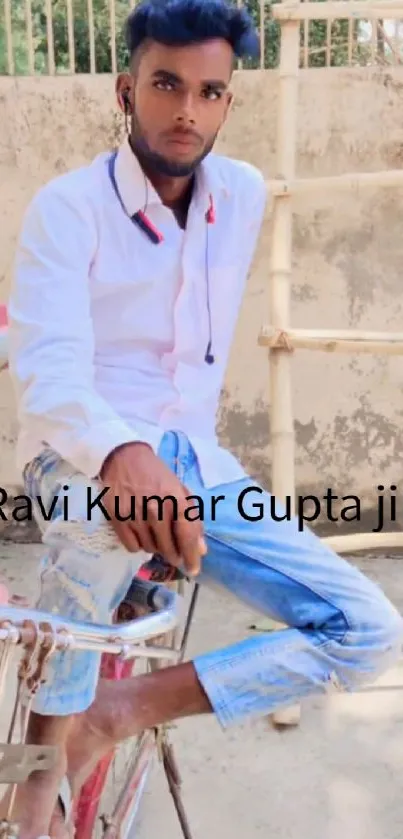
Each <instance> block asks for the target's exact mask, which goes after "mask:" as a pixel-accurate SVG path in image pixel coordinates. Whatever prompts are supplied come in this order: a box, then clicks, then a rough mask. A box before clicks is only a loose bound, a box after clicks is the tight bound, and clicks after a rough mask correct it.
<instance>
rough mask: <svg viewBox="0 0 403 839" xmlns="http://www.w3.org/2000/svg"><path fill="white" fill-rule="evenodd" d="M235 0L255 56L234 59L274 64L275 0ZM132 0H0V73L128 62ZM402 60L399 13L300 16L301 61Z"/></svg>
mask: <svg viewBox="0 0 403 839" xmlns="http://www.w3.org/2000/svg"><path fill="white" fill-rule="evenodd" d="M233 2H236V3H237V4H238V5H242V4H244V5H245V6H246V7H247V9H248V11H249V12H250V13H251V14H252V16H253V19H254V21H255V24H256V27H257V29H258V30H259V33H260V47H261V54H260V59H259V60H254V61H248V62H240V63H239V67H240V68H243V69H266V70H268V69H274V68H276V67H277V66H278V61H279V48H280V27H279V23H278V21H277V20H274V19H273V16H272V14H271V9H272V4H273V2H278V0H233ZM318 2H326V0H318ZM132 5H133V2H132V0H0V75H7V76H16V75H18V76H19V75H51V76H53V75H55V74H58V75H59V74H70V75H71V74H78V73H89V74H91V75H95V74H100V73H117V72H119V71H120V70H123V69H124V68H125V67H126V64H127V54H126V48H125V43H124V38H123V26H124V22H125V19H126V17H127V15H128V13H129V11H130V9H131V8H132ZM402 60H403V28H402V25H401V22H399V21H393V20H387V21H384V20H369V21H365V20H362V19H360V20H352V19H350V20H346V19H344V20H343V19H334V20H325V21H324V20H304V21H301V26H300V66H301V67H334V66H357V65H361V66H368V65H374V64H378V65H379V64H400V63H402Z"/></svg>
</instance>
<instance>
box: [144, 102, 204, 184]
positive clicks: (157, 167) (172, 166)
mask: <svg viewBox="0 0 403 839" xmlns="http://www.w3.org/2000/svg"><path fill="white" fill-rule="evenodd" d="M215 141H216V136H214V137H213V138H212V139H211V140H210V141H209V142H208V143H206V145H205V147H204V149H203V151H202V152H201V153H200V154H199V155H198V156H197V157H196V158H194V159H193V160H191V161H189V162H188V163H184V162H179V161H177V160H172V159H170V158H168V157H165V156H164V155H163V154H160V153H159V152H157V151H153V149H152V148H151V147H150V145H149V144H148V141H147V139H146V136H145V133H144V131H143V130H142V128H141V125H140V122H139V120H138V117H137V115H136V113H135V112H134V113H133V116H132V127H131V134H130V145H131V148H132V151H133V152H134V154H135V155H136V156H137V157H138V158H139V160H140V161H141V162H142V163H144V164H145V165H146V166H147V168H148V169H149V170H151V171H154V172H156V173H158V174H159V175H164V176H165V177H168V178H186V177H188V176H189V175H193V174H194V172H195V171H196V169H197V168H198V166H199V165H200V163H201V162H202V161H203V160H204V158H205V157H207V155H208V154H210V152H211V150H212V148H213V146H214V143H215Z"/></svg>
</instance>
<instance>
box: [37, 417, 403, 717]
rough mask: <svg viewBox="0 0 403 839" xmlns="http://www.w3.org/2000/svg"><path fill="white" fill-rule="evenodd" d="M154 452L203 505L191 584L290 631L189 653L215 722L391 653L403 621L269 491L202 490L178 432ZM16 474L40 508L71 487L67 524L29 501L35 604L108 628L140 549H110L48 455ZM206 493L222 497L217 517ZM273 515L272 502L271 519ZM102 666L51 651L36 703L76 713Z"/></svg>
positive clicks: (75, 481) (84, 486) (262, 710)
mask: <svg viewBox="0 0 403 839" xmlns="http://www.w3.org/2000/svg"><path fill="white" fill-rule="evenodd" d="M159 455H160V457H161V458H162V459H163V460H164V461H165V463H166V464H168V465H169V467H170V468H171V469H172V470H173V471H175V472H176V474H177V475H178V477H179V478H180V479H181V480H182V481H183V482H184V483H185V484H186V486H187V487H188V488H189V491H190V493H192V494H195V495H198V496H200V497H201V498H202V499H203V502H204V527H205V535H206V541H207V546H208V553H207V555H206V556H205V557H204V559H203V563H202V571H201V574H200V576H199V578H198V581H199V582H200V583H202V584H203V583H205V584H207V585H208V584H209V583H214V585H219V586H221V587H222V588H223V589H227V590H229V591H230V592H232V593H233V594H234V595H235V596H236V597H238V598H239V599H240V600H241V601H243V602H244V603H246V604H247V605H248V606H249V607H252V608H253V609H255V610H256V611H257V612H260V613H262V614H264V615H267V616H270V617H272V618H274V619H276V620H278V621H280V622H283V623H284V624H286V625H287V627H289V628H286V629H280V630H279V631H275V632H267V633H265V632H262V634H260V635H254V636H253V637H248V638H246V639H245V640H243V641H241V642H239V643H235V644H232V645H231V646H226V647H224V648H222V649H218V650H215V651H213V652H208V651H207V652H205V653H204V654H202V655H199V656H197V657H196V658H195V659H194V661H193V664H194V667H195V669H196V672H197V675H198V678H199V680H200V682H201V684H202V686H203V688H204V690H205V692H206V694H207V696H208V698H209V700H210V703H211V706H212V708H213V710H214V712H215V715H216V718H217V720H218V722H219V724H220V725H221V726H222V727H223V728H226V727H227V726H229V725H232V724H236V723H241V722H243V721H244V720H245V719H247V718H252V717H256V716H258V715H266V714H269V713H272V712H273V711H275V710H276V709H278V708H280V707H284V706H285V705H290V704H293V703H294V702H298V701H299V700H301V699H303V698H304V697H307V696H309V695H310V694H324V693H326V692H329V691H332V690H345V691H353V690H354V689H356V688H357V687H358V686H361V685H362V684H363V683H368V682H370V681H373V680H374V679H375V678H376V677H378V676H379V675H380V674H381V673H383V672H384V671H385V670H386V669H388V668H389V667H390V666H391V665H393V664H394V663H395V662H396V661H397V660H398V658H399V656H400V650H401V644H402V635H403V621H402V618H401V616H400V614H399V613H398V612H397V611H396V609H395V608H394V607H393V606H392V604H391V603H390V602H389V600H388V599H387V598H386V597H385V595H384V594H383V592H382V591H381V590H380V588H379V587H378V586H377V585H376V584H375V583H373V582H372V581H370V580H369V579H367V578H366V577H365V576H364V575H363V574H362V573H360V571H358V570H357V569H356V568H354V567H352V566H351V565H350V564H349V563H348V562H347V561H345V560H343V559H342V558H340V557H338V556H337V555H336V554H335V553H333V552H332V550H330V549H329V548H328V547H326V546H325V545H324V544H322V542H321V541H320V539H319V538H318V537H317V536H316V535H314V534H313V533H312V532H311V531H310V530H308V529H305V530H304V531H302V532H300V530H299V529H298V524H297V522H296V521H295V520H291V521H288V520H287V519H284V520H283V521H274V520H273V519H272V518H271V517H270V495H269V494H268V493H266V492H265V493H263V494H262V495H257V493H256V492H251V493H250V494H249V495H248V494H246V496H245V497H243V496H242V495H241V493H242V491H243V490H244V489H247V488H248V487H251V486H256V484H254V483H253V481H248V480H242V481H239V482H237V483H234V484H225V485H223V486H219V487H215V488H214V490H211V489H206V488H205V487H204V486H203V482H202V479H201V475H200V472H199V468H198V463H197V459H196V455H195V453H194V451H193V449H192V447H191V446H190V444H189V442H188V440H187V438H186V437H185V436H184V435H183V434H182V433H180V432H167V433H166V434H165V435H164V437H163V439H162V443H161V446H160V450H159ZM25 481H26V492H27V494H28V495H30V497H31V498H33V499H34V498H35V497H36V496H40V498H41V499H42V503H43V505H44V507H45V508H46V509H48V508H49V507H50V504H51V501H52V498H53V497H54V496H55V495H58V494H59V493H60V492H61V496H63V494H64V493H63V490H62V487H63V485H64V484H66V485H68V487H69V491H68V501H69V516H68V521H67V522H66V521H64V520H63V509H62V504H61V502H60V501H59V502H58V503H57V504H56V505H55V508H54V510H53V517H52V520H51V521H50V522H46V521H45V520H44V516H43V513H42V511H41V510H39V509H38V507H37V508H36V514H37V520H38V523H39V526H40V527H41V529H42V533H43V541H44V544H45V546H46V552H45V556H44V558H43V562H42V573H41V591H40V596H39V600H38V602H37V607H38V608H40V609H43V610H46V611H50V612H57V613H59V614H62V615H64V616H66V617H70V618H76V619H80V620H90V621H96V622H103V623H109V622H110V620H111V616H112V614H113V612H114V610H115V608H116V607H117V605H118V604H119V602H120V601H121V600H122V599H123V597H124V595H125V593H126V590H127V588H128V587H129V585H130V582H131V579H132V576H133V574H134V573H135V572H136V570H137V569H138V568H139V566H140V565H141V564H142V563H143V562H144V561H146V560H147V559H148V558H149V555H148V554H143V553H142V552H139V553H136V554H131V553H129V552H128V551H126V550H125V549H124V548H123V547H122V546H121V545H119V544H118V543H117V541H116V539H115V536H114V533H113V530H112V527H111V525H110V523H108V522H107V520H106V518H105V516H104V515H103V513H102V511H100V510H98V511H97V510H96V509H94V510H93V511H92V516H91V520H90V519H89V517H88V514H87V513H88V510H87V492H88V486H89V485H91V484H90V483H89V482H88V481H87V480H86V479H85V478H84V477H83V476H81V475H78V474H77V473H76V472H75V470H74V469H73V468H72V467H71V466H69V464H68V463H66V462H64V461H62V460H61V459H60V458H59V457H58V455H56V454H55V453H54V452H52V451H49V450H48V451H47V452H45V453H44V454H43V455H41V456H40V457H39V458H37V459H36V460H35V461H34V462H33V463H31V464H30V465H29V466H28V467H27V470H26V474H25ZM92 486H93V492H92V498H93V499H94V498H95V497H96V495H97V493H98V492H99V487H97V484H96V483H95V482H94V483H93V485H92ZM213 495H214V496H222V498H221V499H220V500H219V501H218V502H217V504H216V507H215V512H214V513H213V512H212V504H211V498H212V496H213ZM257 503H259V504H262V505H263V507H264V511H265V514H264V515H263V517H262V518H259V520H255V521H250V520H248V519H247V516H256V506H255V507H254V506H253V505H256V504H257ZM280 515H281V510H280V505H279V504H278V502H277V501H276V517H279V516H280ZM64 517H65V516H64ZM228 608H230V606H229V607H228ZM224 618H225V616H224ZM219 633H220V627H219V626H217V634H218V635H219ZM99 665H100V656H99V654H98V653H95V652H92V651H89V652H86V651H72V650H70V651H64V652H60V653H57V654H56V655H54V656H53V657H52V659H51V663H50V668H49V671H48V674H47V682H46V683H45V684H44V685H42V686H41V688H40V689H39V691H38V693H37V695H36V697H35V699H34V703H33V710H34V711H36V712H37V713H39V714H45V715H47V714H51V715H56V716H58V715H65V714H74V713H78V712H81V711H84V710H85V709H86V708H88V707H89V705H90V704H91V703H92V701H93V699H94V696H95V691H96V686H97V680H98V677H99Z"/></svg>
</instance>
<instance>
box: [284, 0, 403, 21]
mask: <svg viewBox="0 0 403 839" xmlns="http://www.w3.org/2000/svg"><path fill="white" fill-rule="evenodd" d="M271 13H272V16H273V18H275V19H276V20H281V21H287V22H291V21H297V20H298V21H300V20H331V19H332V18H335V19H336V20H345V19H349V18H354V19H355V20H358V19H360V18H362V19H363V20H378V19H379V18H385V19H389V18H392V19H399V20H401V19H403V0H377V2H371V0H327V2H326V3H317V2H316V0H307V1H306V2H304V3H299V2H298V0H285V2H283V3H275V4H273V6H272V7H271Z"/></svg>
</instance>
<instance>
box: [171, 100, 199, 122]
mask: <svg viewBox="0 0 403 839" xmlns="http://www.w3.org/2000/svg"><path fill="white" fill-rule="evenodd" d="M195 110H196V109H195V102H194V97H193V96H192V95H191V94H190V93H188V94H185V95H184V96H182V97H181V101H180V104H179V107H178V110H177V113H176V121H177V122H181V123H183V124H190V125H194V124H195V122H196V113H195Z"/></svg>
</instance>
